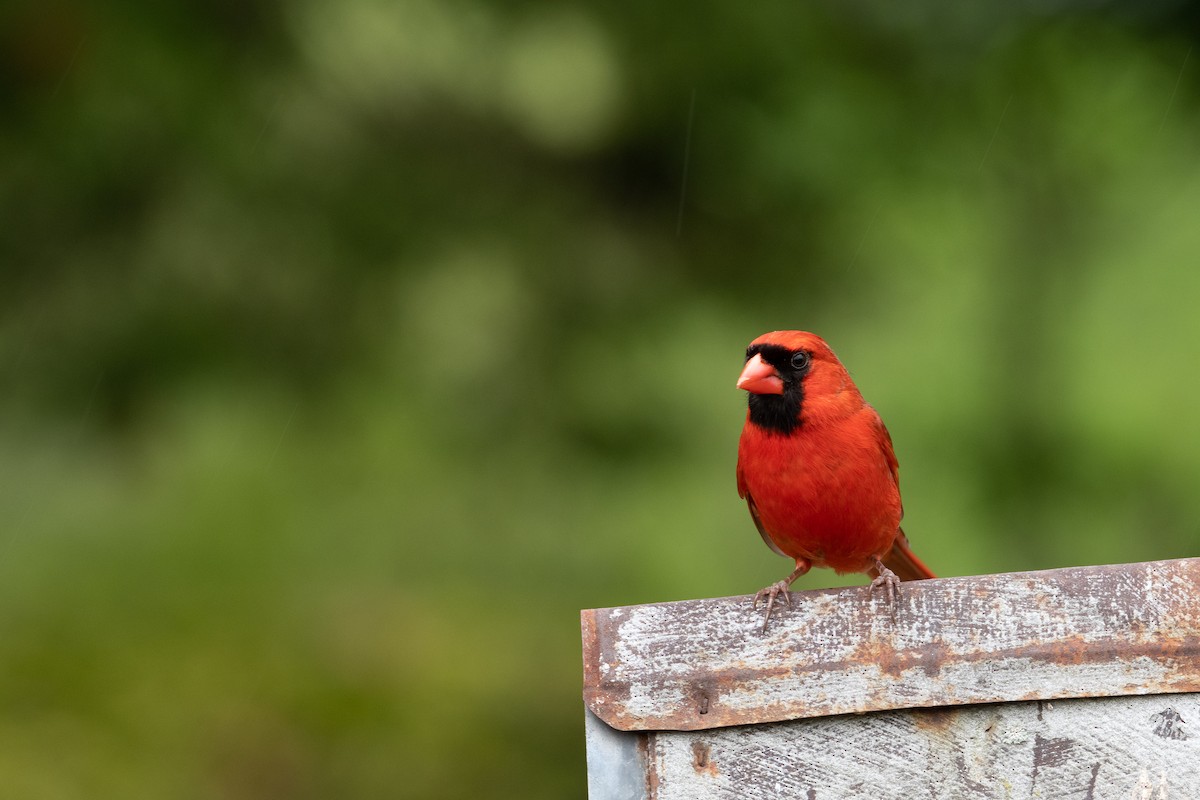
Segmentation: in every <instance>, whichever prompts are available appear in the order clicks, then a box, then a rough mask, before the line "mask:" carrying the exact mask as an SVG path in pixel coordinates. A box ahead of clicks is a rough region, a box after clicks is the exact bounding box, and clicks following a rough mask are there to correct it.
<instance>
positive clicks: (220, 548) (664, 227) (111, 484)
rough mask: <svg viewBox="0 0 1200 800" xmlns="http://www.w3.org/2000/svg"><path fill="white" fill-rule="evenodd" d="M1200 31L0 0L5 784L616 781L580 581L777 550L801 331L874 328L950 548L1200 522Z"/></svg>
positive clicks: (919, 509)
mask: <svg viewBox="0 0 1200 800" xmlns="http://www.w3.org/2000/svg"><path fill="white" fill-rule="evenodd" d="M1198 30H1200V28H1198V27H1197V24H1196V15H1195V14H1193V13H1192V12H1191V11H1190V10H1189V9H1188V8H1187V7H1184V6H1176V5H1173V4H1170V3H1165V4H1164V3H1159V4H1156V5H1152V6H1149V7H1147V6H1137V7H1136V10H1130V9H1127V8H1126V7H1125V6H1121V5H1111V6H1104V5H1101V7H1096V5H1095V4H1078V5H1073V4H1066V3H1061V4H1048V5H1046V6H1045V7H1040V8H1039V7H1035V6H1033V5H1030V4H1024V5H1007V6H1006V5H1003V4H1000V5H997V6H995V7H993V8H990V9H988V8H983V7H977V6H960V5H957V4H951V3H939V2H928V3H916V4H911V3H910V4H885V3H874V2H866V1H863V2H852V3H843V2H829V3H816V4H809V5H800V6H796V5H794V4H793V5H778V6H768V7H754V8H737V7H734V6H732V5H729V4H720V3H701V4H699V5H697V4H689V5H687V6H682V5H678V4H677V5H675V6H666V7H664V6H661V5H646V4H639V3H629V2H618V3H610V4H607V5H604V6H602V7H600V6H597V7H588V6H584V5H578V4H543V3H533V2H523V3H511V4H485V3H482V2H478V1H477V0H443V1H442V2H433V1H432V0H429V1H425V0H404V1H403V2H400V3H389V2H378V1H377V0H346V2H341V3H333V4H330V3H317V2H271V1H270V0H252V1H249V2H237V3H235V2H229V1H228V0H226V1H225V2H216V3H181V4H168V5H165V6H164V5H161V4H149V3H144V2H136V1H135V0H123V1H122V2H117V3H113V4H109V5H107V6H106V7H104V8H103V9H101V8H99V7H92V6H87V5H81V4H78V3H76V2H75V1H74V0H53V2H50V3H19V4H18V5H17V6H15V7H8V8H6V9H5V10H3V11H2V12H0V42H2V46H0V123H2V125H0V214H2V218H3V221H4V224H3V225H2V226H0V266H2V268H3V291H2V292H0V385H2V387H3V392H2V393H0V397H2V398H3V399H2V400H0V409H2V410H3V418H2V422H0V442H2V449H0V474H2V476H3V484H2V485H3V486H4V490H3V491H2V492H0V513H2V514H3V518H4V519H5V520H6V523H5V525H4V533H5V535H4V543H5V545H4V551H3V558H0V631H3V635H0V703H2V707H3V708H4V711H5V713H4V714H3V715H2V717H0V785H2V786H4V787H5V788H4V792H3V793H4V796H5V797H12V798H24V797H28V798H83V797H87V798H97V797H113V798H128V797H180V798H210V797H222V798H270V797H278V798H326V797H346V798H350V797H355V798H357V797H362V798H368V797H413V798H424V797H429V798H433V797H437V798H453V797H521V798H543V797H544V798H551V797H555V798H557V797H572V796H574V797H581V796H583V793H584V788H583V787H584V778H583V774H584V763H583V752H582V723H581V720H582V706H581V701H580V697H579V673H580V668H579V655H578V654H579V648H578V628H577V612H578V610H579V609H580V608H583V607H597V606H606V605H623V604H630V603H639V602H652V601H664V600H673V599H681V598H687V597H700V596H716V595H728V594H744V593H747V592H750V591H753V590H755V589H757V588H759V587H760V586H762V585H765V584H767V583H769V582H771V581H773V580H775V579H777V578H779V577H781V576H782V575H783V574H784V573H785V572H786V571H787V568H788V565H787V564H785V563H783V562H782V560H780V559H778V558H777V557H775V556H773V555H772V554H770V553H769V552H768V551H767V550H766V548H764V547H762V545H761V543H760V542H759V540H758V537H757V536H756V535H755V534H754V531H753V528H752V526H751V524H750V521H749V518H748V516H747V514H746V512H745V509H744V507H743V506H742V504H741V503H740V501H738V499H737V497H736V493H735V491H734V486H733V460H734V452H735V443H736V439H737V435H738V431H739V429H740V425H741V418H742V414H743V411H742V408H743V403H744V398H743V397H741V396H739V393H738V392H736V391H735V390H734V389H733V380H734V378H735V376H736V373H737V371H738V369H739V368H740V363H741V353H742V349H743V348H744V346H745V343H746V342H747V341H748V340H749V339H751V338H752V337H754V336H755V335H757V334H759V333H761V332H763V331H766V330H771V329H776V328H797V327H798V328H806V329H810V330H815V331H818V332H820V333H822V334H823V335H825V336H826V338H827V339H829V340H830V341H831V342H832V344H833V345H834V347H835V348H837V350H838V351H839V353H840V354H841V356H842V357H843V359H844V360H845V361H846V363H847V364H848V365H849V366H850V368H851V369H852V371H853V372H854V374H855V376H856V378H857V380H858V382H859V384H860V387H861V388H862V389H863V391H864V393H865V394H866V395H867V397H868V398H869V399H871V401H872V402H873V403H874V405H875V406H876V407H877V408H878V409H879V410H880V412H881V413H882V415H883V416H884V418H885V420H887V422H888V425H889V427H890V429H891V431H892V434H893V437H894V440H895V443H896V449H897V452H898V454H899V457H900V460H901V464H902V475H903V481H904V484H903V485H904V490H905V504H906V509H907V511H908V516H907V519H906V528H907V530H908V531H909V532H910V534H911V536H912V538H913V540H914V542H915V545H916V547H917V549H918V550H919V551H920V552H921V553H922V555H923V556H924V557H925V558H926V560H927V561H928V562H929V563H930V565H931V566H932V567H933V568H934V569H935V570H937V571H939V572H942V573H944V574H971V573H982V572H997V571H1006V570H1021V569H1034V568H1045V567H1053V566H1061V565H1067V564H1083V563H1099V562H1117V561H1135V560H1149V559H1159V558H1170V557H1178V556H1187V555H1192V554H1194V553H1195V551H1196V545H1197V542H1198V541H1200V539H1198V535H1197V527H1198V526H1197V520H1198V519H1200V495H1198V494H1197V492H1196V491H1195V485H1196V483H1197V480H1198V479H1200V448H1197V447H1196V442H1197V441H1200V415H1197V414H1196V413H1195V412H1194V409H1193V407H1192V404H1193V402H1194V397H1195V395H1196V393H1197V379H1196V377H1195V375H1194V374H1193V373H1192V367H1191V366H1189V365H1193V364H1195V363H1196V361H1197V357H1198V356H1200V315H1197V314H1196V313H1195V305H1196V301H1197V299H1198V298H1200V271H1198V270H1197V269H1196V259H1197V256H1198V255H1200V226H1197V225H1196V224H1195V219H1196V216H1197V213H1198V212H1200V154H1198V151H1197V149H1196V139H1195V133H1196V130H1197V123H1198V121H1200V79H1198V76H1200V71H1198V70H1200V59H1198V58H1197V57H1195V54H1193V52H1192V42H1193V41H1194V40H1195V38H1196V34H1197V31H1198ZM856 580H858V579H857V578H855V577H853V576H849V577H845V578H839V577H837V576H833V575H830V574H816V575H812V576H809V577H807V578H805V579H804V581H803V582H802V584H801V588H804V587H815V586H822V585H831V584H838V583H844V582H854V581H856ZM748 613H749V612H748Z"/></svg>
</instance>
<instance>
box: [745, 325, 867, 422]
mask: <svg viewBox="0 0 1200 800" xmlns="http://www.w3.org/2000/svg"><path fill="white" fill-rule="evenodd" d="M737 388H739V389H744V390H745V391H747V392H749V393H750V421H751V422H752V423H754V424H756V425H758V426H759V427H761V428H764V429H766V430H768V431H774V432H777V433H783V434H788V433H791V432H792V431H793V430H795V429H796V428H798V427H800V426H801V425H802V424H804V423H806V422H811V421H815V420H820V419H821V418H823V417H827V416H833V415H838V414H841V413H845V412H846V411H852V410H856V409H857V408H860V407H861V406H862V396H861V395H860V394H859V393H858V389H857V388H856V387H855V386H854V382H853V381H852V380H850V375H849V373H847V372H846V368H845V367H844V366H842V362H841V361H839V360H838V357H837V356H836V355H834V354H833V350H831V349H830V348H829V345H828V344H826V343H825V340H824V339H822V338H821V337H820V336H817V335H816V334H815V333H808V332H807V331H773V332H771V333H764V334H763V335H762V336H759V337H758V338H757V339H755V340H754V341H752V342H751V343H750V346H749V347H747V348H746V366H745V367H744V368H743V369H742V374H741V376H740V377H739V378H738V381H737Z"/></svg>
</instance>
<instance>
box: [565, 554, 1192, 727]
mask: <svg viewBox="0 0 1200 800" xmlns="http://www.w3.org/2000/svg"><path fill="white" fill-rule="evenodd" d="M582 624H583V640H584V700H585V703H586V705H587V707H588V708H589V709H590V710H591V711H592V712H593V713H595V714H596V715H597V716H598V717H600V719H602V720H604V721H605V722H607V723H608V724H609V725H611V726H613V727H615V728H618V729H622V730H698V729H708V728H714V727H719V726H726V725H743V724H750V723H761V722H776V721H780V720H788V719H800V718H806V717H817V716H827V715H833V714H844V713H853V712H864V711H874V710H886V709H897V708H918V707H930V706H955V705H964V704H972V703H990V702H1003V701H1020V700H1028V699H1043V700H1044V699H1054V698H1066V697H1103V696H1114V695H1130V694H1156V693H1168V692H1193V691H1200V559H1180V560H1175V561H1158V562H1150V563H1145V564H1121V565H1114V566H1104V567H1079V568H1071V569H1060V570H1048V571H1043V572H1025V573H1011V574H1004V575H982V576H974V577H965V578H945V579H940V580H930V581H918V582H912V583H905V584H904V585H903V590H902V592H901V594H900V597H899V599H898V600H897V602H896V606H895V608H893V609H891V610H889V608H888V606H887V604H886V601H884V600H883V599H882V598H881V597H879V596H873V595H871V594H870V593H869V592H868V591H867V589H866V587H852V588H847V589H828V590H819V591H811V592H799V593H793V595H792V607H791V608H786V607H785V608H783V609H782V613H779V614H778V617H777V618H775V617H773V618H772V620H771V625H770V628H769V630H768V631H767V632H766V633H765V634H764V633H763V632H762V631H761V627H762V618H761V612H760V613H755V612H753V611H752V610H751V608H750V601H749V598H747V597H732V598H721V599H716V600H696V601H687V602H681V603H664V604H658V605H645V606H629V607H625V608H609V609H595V610H590V611H584V612H583V614H582Z"/></svg>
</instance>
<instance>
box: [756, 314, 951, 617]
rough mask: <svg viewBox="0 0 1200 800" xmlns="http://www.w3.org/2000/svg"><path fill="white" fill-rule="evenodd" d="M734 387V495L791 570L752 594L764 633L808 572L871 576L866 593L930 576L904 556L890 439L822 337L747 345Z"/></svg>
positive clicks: (890, 591) (774, 337)
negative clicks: (741, 393)
mask: <svg viewBox="0 0 1200 800" xmlns="http://www.w3.org/2000/svg"><path fill="white" fill-rule="evenodd" d="M737 387H738V388H739V389H745V390H746V391H747V392H749V393H750V408H749V410H748V411H747V413H746V425H745V427H743V428H742V437H741V439H740V440H739V441H738V464H737V484H738V495H740V496H741V497H743V498H745V500H746V503H747V505H749V506H750V516H751V517H752V518H753V519H754V524H755V525H756V526H757V527H758V532H759V533H760V534H762V538H763V541H764V542H766V543H767V547H770V548H771V549H772V550H774V551H775V552H776V553H778V554H779V555H781V556H787V557H788V558H792V559H795V561H796V569H795V570H794V571H793V572H792V574H791V575H788V576H787V577H786V578H784V579H783V580H781V581H779V582H778V583H775V584H772V585H771V586H768V587H767V588H765V589H763V590H762V591H760V592H758V594H756V595H754V607H755V608H758V605H759V603H760V602H762V600H763V598H764V597H765V598H766V599H767V613H766V619H765V620H763V630H764V631H765V630H766V628H767V623H768V622H769V621H770V619H771V609H772V608H773V607H774V606H775V600H776V598H777V597H779V596H780V595H781V594H782V595H783V599H784V601H785V602H786V603H787V604H788V605H791V602H792V601H791V595H790V594H788V587H789V586H791V585H792V582H793V581H795V580H796V579H797V578H799V577H800V576H801V575H803V574H804V573H806V572H808V571H809V570H810V569H812V568H813V567H830V568H832V569H834V570H835V571H836V572H838V573H839V574H842V573H847V572H865V573H867V574H869V575H872V576H875V580H873V581H872V582H871V588H872V589H875V588H877V587H883V588H885V589H886V590H887V595H888V602H889V603H891V602H892V601H893V597H894V594H895V592H896V590H897V588H898V586H899V583H900V581H901V580H920V579H922V578H932V577H934V574H933V573H932V572H930V571H929V568H928V567H926V566H925V565H924V564H922V563H921V560H920V559H918V558H917V557H916V556H915V555H913V552H912V550H911V549H909V545H908V538H907V537H906V536H905V535H904V531H902V530H900V517H901V516H903V514H904V511H903V508H902V507H901V503H900V485H899V482H898V466H897V463H896V455H895V453H893V452H892V437H891V436H890V435H889V434H888V431H887V428H885V427H884V426H883V420H881V419H880V418H879V415H878V414H877V413H875V409H873V408H871V406H869V405H867V403H866V402H865V401H864V400H863V397H862V395H861V394H859V391H858V387H856V386H855V385H854V381H852V380H851V379H850V374H849V373H848V372H846V368H845V367H843V366H842V362H840V361H838V358H837V356H835V355H834V354H833V351H832V350H830V349H829V345H827V344H826V343H825V341H824V340H823V339H821V337H819V336H817V335H816V334H812V333H807V332H805V331H775V332H773V333H766V334H763V335H762V336H760V337H758V338H757V339H755V340H754V341H753V342H751V343H750V346H749V347H747V348H746V366H745V368H744V369H743V370H742V374H741V377H739V378H738V382H737Z"/></svg>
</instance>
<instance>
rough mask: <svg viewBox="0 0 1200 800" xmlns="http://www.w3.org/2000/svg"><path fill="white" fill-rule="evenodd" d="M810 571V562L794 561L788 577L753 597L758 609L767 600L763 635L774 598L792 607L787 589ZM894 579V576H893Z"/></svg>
mask: <svg viewBox="0 0 1200 800" xmlns="http://www.w3.org/2000/svg"><path fill="white" fill-rule="evenodd" d="M810 569H812V562H810V561H809V560H808V559H806V558H797V559H796V568H795V569H794V570H792V574H791V575H788V576H787V577H786V578H784V579H783V580H781V581H777V582H776V583H772V584H771V585H770V586H768V587H767V588H765V589H759V590H758V592H757V593H755V595H754V607H755V608H758V604H759V603H761V602H762V599H763V598H764V597H765V598H767V616H766V619H764V620H763V627H762V629H763V633H766V632H767V623H768V622H770V621H771V609H772V608H774V607H775V598H776V597H779V596H780V595H783V602H785V603H787V605H788V608H791V606H792V596H791V594H789V593H788V587H789V586H791V585H792V584H793V583H794V582H795V580H796V579H797V578H799V577H800V576H801V575H803V574H804V573H806V572H808V571H809V570H810ZM893 577H895V576H893Z"/></svg>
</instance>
